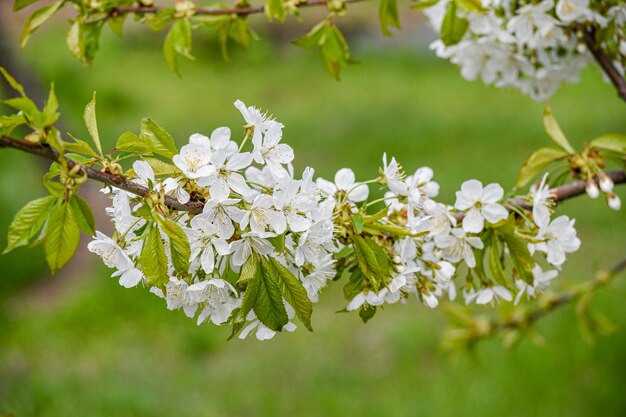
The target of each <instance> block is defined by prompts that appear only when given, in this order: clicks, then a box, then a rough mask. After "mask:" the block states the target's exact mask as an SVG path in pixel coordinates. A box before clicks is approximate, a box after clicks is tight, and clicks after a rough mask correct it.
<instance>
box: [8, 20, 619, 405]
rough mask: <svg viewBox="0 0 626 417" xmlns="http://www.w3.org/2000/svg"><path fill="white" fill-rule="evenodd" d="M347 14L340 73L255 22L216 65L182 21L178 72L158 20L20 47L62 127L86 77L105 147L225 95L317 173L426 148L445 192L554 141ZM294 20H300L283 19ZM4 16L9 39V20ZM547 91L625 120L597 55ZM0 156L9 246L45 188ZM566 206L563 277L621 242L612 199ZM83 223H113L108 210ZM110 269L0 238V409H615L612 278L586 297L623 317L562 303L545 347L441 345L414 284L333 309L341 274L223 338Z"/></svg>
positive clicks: (587, 113) (582, 121)
mask: <svg viewBox="0 0 626 417" xmlns="http://www.w3.org/2000/svg"><path fill="white" fill-rule="evenodd" d="M7 17H8V16H7ZM262 21H263V18H260V19H256V20H255V22H262ZM354 25H355V27H354V28H351V30H350V31H349V33H351V34H352V35H351V36H350V38H351V39H350V41H351V43H352V45H353V46H354V48H353V54H354V55H355V56H356V57H357V58H358V59H360V60H361V61H362V62H361V64H359V65H356V66H353V67H350V68H348V69H346V70H345V71H344V73H343V77H342V78H343V79H342V81H341V82H336V81H334V80H333V79H331V77H329V76H328V75H327V74H326V73H325V72H324V69H323V66H322V63H321V60H320V59H319V57H318V56H317V52H315V51H312V52H307V51H301V50H299V49H297V48H296V47H292V46H290V45H288V44H287V42H286V41H285V40H280V41H277V42H270V41H262V42H256V43H254V44H253V46H252V49H251V51H249V52H248V53H245V54H243V53H237V52H236V53H234V54H233V61H234V62H232V63H230V64H227V63H224V62H222V61H221V59H220V58H219V56H218V51H216V44H215V42H214V40H212V39H209V38H206V39H198V40H197V41H196V44H195V45H194V48H195V55H196V56H197V59H196V62H194V63H189V62H183V65H182V69H183V75H184V78H183V79H182V80H179V79H177V78H176V77H175V76H174V75H173V74H171V73H170V72H169V71H168V70H167V69H166V67H165V64H164V63H163V60H162V58H161V56H160V42H161V40H162V34H157V35H153V34H150V33H147V32H146V31H144V30H138V31H130V33H127V35H126V36H125V38H124V39H122V40H119V39H117V38H115V37H114V36H113V35H112V34H111V33H110V32H109V31H108V30H106V31H105V32H106V33H105V36H104V38H103V41H102V50H101V52H100V54H99V56H98V57H97V59H96V62H95V63H94V65H92V66H91V67H84V66H83V65H81V64H80V63H78V62H77V61H75V60H74V59H73V58H72V57H71V56H70V54H69V52H68V51H67V49H66V48H65V46H64V30H67V25H66V24H65V22H63V21H62V19H57V25H56V26H55V25H52V26H51V27H48V28H44V29H42V30H41V33H37V34H36V35H35V36H34V37H33V39H32V41H31V42H32V43H31V44H29V46H28V47H27V49H26V50H25V52H24V53H22V54H21V55H19V57H18V59H20V60H21V63H22V65H24V66H25V68H28V70H29V71H30V72H31V73H32V74H33V75H34V76H35V78H36V79H38V80H39V81H40V82H41V83H42V85H46V84H49V83H50V82H52V81H54V82H55V85H56V89H57V94H58V96H59V100H60V102H61V106H62V107H61V111H62V114H63V116H62V117H63V119H62V120H63V123H64V127H65V129H66V130H68V131H71V132H72V133H74V134H76V135H77V136H79V137H86V129H85V128H84V126H83V125H82V121H81V117H82V109H83V107H84V106H85V104H86V103H87V102H88V101H89V100H90V98H91V94H92V92H93V91H96V90H97V92H98V108H97V111H98V124H99V127H100V132H101V137H103V138H106V146H107V147H110V146H112V144H113V143H114V140H115V139H116V138H117V136H118V135H119V134H120V133H122V132H124V131H126V130H133V131H138V127H139V121H140V119H141V118H142V117H144V116H150V117H152V118H154V119H155V120H156V121H157V122H158V123H160V124H161V125H162V126H164V127H165V128H166V129H168V130H169V131H170V132H172V133H173V134H174V136H175V137H176V138H177V141H178V143H179V144H182V143H184V142H185V141H186V138H187V137H188V136H189V135H190V134H192V133H195V132H202V133H210V132H211V130H212V129H214V128H215V127H218V126H221V125H227V126H230V127H231V128H232V129H233V130H234V131H236V130H237V128H238V126H240V125H241V123H242V120H241V117H240V115H239V113H238V111H237V110H236V109H235V108H234V107H233V106H232V103H233V102H234V101H235V100H236V99H238V98H239V99H242V100H244V101H245V102H246V103H247V104H249V105H256V106H260V107H263V108H266V109H268V110H269V111H270V112H271V113H273V114H274V115H275V116H276V117H277V118H278V119H279V120H280V121H281V122H283V123H284V124H285V125H286V128H285V141H287V142H288V143H289V144H291V145H292V146H293V148H294V150H295V152H296V161H295V164H296V168H297V169H298V171H300V170H301V169H303V168H304V167H305V166H309V165H310V166H313V167H315V169H316V172H317V173H318V174H319V175H322V176H332V175H333V174H334V172H335V171H336V170H337V169H339V168H341V167H344V166H348V167H352V168H353V169H354V170H355V171H356V173H357V176H358V177H360V178H362V179H367V178H371V177H373V176H374V175H375V174H376V171H377V169H378V167H379V166H380V163H381V156H382V154H383V152H387V153H388V154H390V155H395V156H396V157H397V158H398V159H399V160H400V161H401V163H402V164H403V165H404V166H405V168H406V170H407V171H409V172H411V171H412V170H414V169H415V168H417V167H420V166H423V165H428V166H430V167H432V168H433V169H434V170H435V178H436V180H437V181H438V182H439V183H440V184H441V189H442V193H441V195H442V199H443V200H444V201H448V202H452V201H453V196H454V191H455V190H456V189H458V187H459V185H460V184H461V183H462V182H463V181H464V180H465V179H468V178H478V179H480V180H482V181H485V182H492V181H497V182H500V183H501V184H502V185H503V186H504V187H505V188H508V187H510V186H511V185H512V184H513V183H514V180H515V177H516V173H517V170H518V168H519V166H520V165H521V163H522V162H523V160H524V158H525V157H526V156H527V155H528V154H529V153H530V152H531V151H532V150H534V149H535V148H537V147H540V146H543V145H546V144H547V143H548V142H547V141H548V139H547V137H546V135H545V134H544V132H543V130H542V126H541V113H542V110H543V109H542V105H540V104H538V103H535V102H533V101H531V100H530V99H529V98H527V97H525V96H522V95H520V94H519V93H517V92H515V91H502V90H497V89H495V88H488V87H485V86H484V85H482V84H481V83H480V82H475V83H469V82H466V81H464V80H463V79H462V78H461V77H460V75H459V73H458V70H457V69H456V68H454V67H453V66H451V65H450V64H448V63H447V62H444V61H440V60H437V59H435V58H434V56H433V55H432V53H431V52H430V51H428V50H427V48H426V47H425V45H427V42H428V36H429V35H428V33H427V32H423V31H418V30H415V28H412V27H411V25H407V26H408V27H407V28H405V32H404V33H403V35H402V36H400V37H396V38H391V39H381V38H380V37H379V36H378V35H376V32H377V29H376V28H375V27H374V29H371V28H365V30H364V29H363V28H361V27H360V26H359V24H357V23H355V24H354ZM305 29H306V25H305V26H298V27H296V29H295V30H294V33H293V34H291V38H294V37H296V36H297V34H298V33H302V32H303V31H304V30H305ZM372 33H373V34H372ZM8 34H9V38H8V41H9V42H11V43H12V44H13V45H17V43H18V37H19V27H18V26H17V25H15V27H12V29H10V30H9V31H8ZM282 37H284V36H282ZM17 76H18V78H19V76H20V74H17ZM550 104H551V106H552V108H553V110H554V112H555V114H556V116H557V118H558V119H559V120H560V122H561V124H562V126H563V128H564V130H565V131H566V133H567V134H568V135H569V137H570V139H571V141H572V142H573V143H575V144H577V145H581V144H582V143H583V142H584V141H585V140H589V139H591V138H593V137H594V136H596V135H599V134H602V133H605V132H611V131H615V132H622V133H623V132H626V117H625V115H626V107H625V106H624V104H623V103H621V102H620V101H619V100H618V99H617V98H616V95H615V93H614V91H613V89H612V88H611V87H610V86H609V85H607V84H605V83H604V82H603V81H602V79H601V76H600V74H599V72H598V71H597V70H596V69H595V68H590V69H589V70H587V71H586V72H584V74H583V77H582V82H581V83H579V84H576V85H570V86H566V87H564V88H562V89H561V90H560V91H559V93H558V94H557V95H556V96H555V97H554V98H553V99H552V100H551V101H550ZM0 167H1V168H0V199H1V201H2V204H0V236H1V237H0V243H1V245H2V246H4V245H5V243H6V239H5V235H6V229H7V227H8V224H9V223H10V220H11V218H12V216H13V215H14V213H15V212H16V211H17V210H18V208H19V207H20V206H21V205H23V204H24V203H25V202H26V201H28V200H29V199H32V198H34V197H37V196H41V195H43V189H42V187H41V186H40V184H39V179H38V176H37V173H38V171H41V170H43V169H45V166H44V165H43V164H42V163H41V161H36V160H34V159H33V158H31V157H28V156H24V155H21V154H19V153H16V152H13V151H5V152H3V153H0ZM96 190H97V188H95V187H93V188H92V189H91V190H88V191H87V196H88V197H89V198H90V200H91V201H92V202H93V204H94V205H96V206H97V207H100V209H99V211H102V207H103V205H104V204H106V199H105V198H104V197H102V196H99V195H98V193H97V191H96ZM620 195H621V197H622V200H624V201H626V194H625V193H624V192H623V190H622V191H620ZM560 212H563V213H567V214H568V215H571V216H573V217H577V218H578V221H577V223H576V225H577V228H578V231H579V235H580V236H581V238H582V240H583V245H582V248H581V250H580V251H579V252H578V253H576V254H574V255H572V256H571V257H570V259H571V261H570V262H568V263H567V264H566V265H565V267H564V270H563V273H562V274H561V276H560V277H559V279H558V283H559V284H562V285H567V284H570V283H572V282H575V281H578V280H584V279H589V278H591V277H592V276H593V273H594V271H595V269H596V268H597V267H599V266H606V267H608V266H611V265H612V264H613V263H614V262H615V261H616V260H617V259H618V258H619V257H620V256H623V255H624V253H625V252H626V250H625V248H626V239H625V238H624V233H625V229H624V225H625V220H626V211H625V210H622V211H620V212H618V213H616V212H612V211H610V210H609V209H608V208H607V207H606V205H605V203H604V202H603V201H601V199H598V200H595V201H592V200H590V199H588V198H579V199H577V200H574V201H569V202H567V203H566V204H564V205H563V206H562V207H561V208H560ZM98 227H99V228H100V229H104V230H110V224H109V222H108V220H107V219H106V217H104V216H102V215H100V217H99V219H98ZM109 275H110V271H107V270H106V269H105V268H104V267H101V265H100V263H99V261H98V259H96V258H95V257H94V256H92V255H91V254H89V253H86V251H85V249H84V248H83V249H82V250H81V252H79V254H78V257H77V259H75V260H74V261H73V263H72V264H71V265H70V266H69V268H68V269H67V270H66V271H65V272H62V273H61V274H59V275H58V276H56V277H50V276H49V274H48V273H47V272H46V270H45V265H44V261H43V256H42V253H41V252H40V251H39V250H34V251H30V250H27V249H20V250H17V251H16V252H14V253H13V254H11V255H8V256H3V257H0V277H1V278H0V335H1V338H0V414H2V413H7V412H13V413H15V416H16V417H26V416H38V417H41V416H64V417H67V416H94V417H99V416H103V417H104V416H107V417H109V416H181V417H182V416H185V417H186V416H329V417H331V416H341V417H345V416H407V415H411V416H422V415H424V416H426V415H438V416H442V417H443V416H458V415H485V416H492V415H506V416H623V415H626V397H624V395H623V394H624V393H625V392H626V359H625V357H626V356H625V353H626V331H624V329H623V327H624V324H626V304H625V303H624V302H623V299H624V297H625V296H626V285H625V284H624V281H626V279H625V278H626V277H621V278H618V279H617V280H616V283H615V285H613V286H612V287H611V288H610V289H608V290H604V291H603V293H602V294H601V295H600V296H599V297H598V298H597V299H596V300H595V304H596V305H597V307H598V308H600V309H601V310H602V311H603V312H605V313H606V314H607V315H608V316H609V317H610V318H611V319H612V320H613V321H615V323H616V324H617V325H618V331H617V332H616V333H614V334H612V335H609V336H607V337H603V338H600V339H599V340H598V341H597V342H596V343H595V344H593V345H589V344H586V343H585V342H584V341H583V340H582V339H581V337H580V334H579V332H578V330H577V328H576V320H575V315H574V312H573V310H572V308H570V307H568V308H564V309H562V310H560V311H558V312H556V313H555V314H553V315H552V316H551V317H548V318H547V319H545V320H543V321H542V322H541V323H540V325H539V326H538V330H539V332H540V333H541V334H542V335H543V336H544V337H545V339H546V344H545V346H543V347H538V346H535V345H534V344H532V343H530V341H524V342H523V343H522V344H521V345H519V346H518V347H517V348H516V349H514V350H512V351H507V350H505V349H504V348H503V347H502V346H501V344H500V342H499V341H498V340H493V341H489V342H486V343H483V344H481V345H480V346H478V348H477V349H476V350H475V351H474V352H473V354H471V355H466V356H461V357H458V358H453V357H451V356H450V355H449V354H447V353H445V352H443V351H442V350H441V348H440V347H439V341H440V336H441V332H442V331H443V329H444V328H445V327H446V323H447V319H446V317H445V316H444V314H443V313H442V312H441V311H437V310H435V311H432V310H428V309H426V308H425V307H423V306H421V305H419V304H418V303H417V302H412V303H409V304H407V305H405V306H401V305H397V306H392V307H389V308H386V309H385V311H383V312H381V313H380V314H378V315H377V316H376V317H375V318H374V319H373V320H372V321H371V322H370V323H368V324H367V325H363V324H362V323H361V322H360V320H359V318H358V317H357V315H348V314H336V313H335V311H336V310H339V309H340V308H342V307H343V301H342V300H341V298H340V293H341V289H340V284H336V285H331V286H330V287H329V288H328V289H327V290H326V293H325V294H324V296H323V297H322V301H321V302H320V304H319V305H318V306H317V309H316V310H315V314H314V327H315V332H314V333H312V334H311V333H308V332H306V331H304V330H303V329H299V330H298V331H297V332H296V333H294V334H287V335H280V336H279V337H276V338H275V339H274V340H272V341H270V342H265V343H262V342H258V341H256V340H254V339H250V340H245V341H239V340H235V341H231V342H228V343H227V342H226V337H227V335H228V330H227V329H217V328H215V327H214V326H206V325H205V326H201V327H197V326H196V325H195V322H194V321H192V320H189V319H187V318H186V317H185V316H184V315H183V313H182V311H177V312H173V313H172V312H169V311H167V310H166V308H165V305H164V303H163V301H162V300H160V299H158V298H156V297H154V296H153V295H151V294H149V293H148V291H147V290H145V289H142V288H135V289H130V290H127V289H124V288H122V287H120V286H119V285H118V284H117V280H115V279H110V278H109Z"/></svg>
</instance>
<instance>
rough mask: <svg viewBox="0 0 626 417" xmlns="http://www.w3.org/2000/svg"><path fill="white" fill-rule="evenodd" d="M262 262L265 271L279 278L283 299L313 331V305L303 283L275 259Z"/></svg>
mask: <svg viewBox="0 0 626 417" xmlns="http://www.w3.org/2000/svg"><path fill="white" fill-rule="evenodd" d="M261 262H262V265H263V268H264V269H268V270H272V275H273V276H274V277H276V278H277V282H278V286H279V287H280V291H281V293H282V294H283V297H285V299H286V300H287V302H288V303H289V304H290V305H291V306H292V307H293V308H294V310H295V311H296V315H297V316H298V318H299V319H300V321H301V322H302V324H304V326H305V327H306V328H307V329H309V331H313V328H312V327H311V314H312V313H313V305H312V304H311V300H309V297H308V296H307V293H306V290H305V289H304V286H303V285H302V282H300V280H299V279H298V278H296V277H295V276H294V275H293V274H292V273H291V271H289V270H288V269H287V268H285V266H283V265H282V264H281V263H280V262H278V260H277V259H275V258H270V259H269V260H267V259H265V258H263V259H262V261H261Z"/></svg>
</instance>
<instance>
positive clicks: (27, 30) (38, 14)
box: [20, 0, 64, 49]
mask: <svg viewBox="0 0 626 417" xmlns="http://www.w3.org/2000/svg"><path fill="white" fill-rule="evenodd" d="M63 3H64V2H63V1H61V0H59V1H57V2H54V3H52V4H49V5H47V6H44V7H42V8H40V9H37V10H35V11H34V12H33V13H32V14H31V15H30V16H28V18H27V19H26V22H25V23H24V29H23V30H22V37H21V38H20V48H22V49H23V48H24V47H25V46H26V43H27V42H28V39H29V38H30V35H32V34H33V32H35V31H36V30H37V29H38V28H39V27H40V26H41V25H43V24H44V23H45V22H46V21H47V20H48V19H50V18H51V17H52V16H53V15H54V14H55V13H56V12H57V11H59V9H60V8H61V6H63Z"/></svg>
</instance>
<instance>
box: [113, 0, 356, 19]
mask: <svg viewBox="0 0 626 417" xmlns="http://www.w3.org/2000/svg"><path fill="white" fill-rule="evenodd" d="M359 1H363V0H343V3H357V2H359ZM327 4H328V2H327V1H326V0H309V1H304V2H302V3H299V4H297V5H296V7H298V8H303V7H314V6H326V5H327ZM166 9H167V8H165V7H159V6H117V7H114V8H112V9H111V11H110V13H111V15H120V14H129V13H132V14H153V13H158V12H160V11H161V10H166ZM170 9H171V8H170ZM264 11H265V6H254V7H231V8H219V9H218V8H211V9H195V10H194V12H193V14H194V15H205V16H206V15H213V16H216V15H227V14H235V15H239V16H247V15H251V14H256V13H263V12H264Z"/></svg>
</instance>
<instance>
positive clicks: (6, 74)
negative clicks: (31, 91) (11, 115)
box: [0, 67, 26, 97]
mask: <svg viewBox="0 0 626 417" xmlns="http://www.w3.org/2000/svg"><path fill="white" fill-rule="evenodd" d="M0 73H1V74H2V76H3V77H4V79H5V80H7V83H9V85H10V86H11V88H13V89H14V90H15V91H17V92H18V93H20V95H21V96H22V97H26V93H25V92H24V87H22V85H21V84H20V83H18V82H17V81H15V78H13V77H12V76H11V74H9V72H8V71H7V70H6V69H4V67H0Z"/></svg>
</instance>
